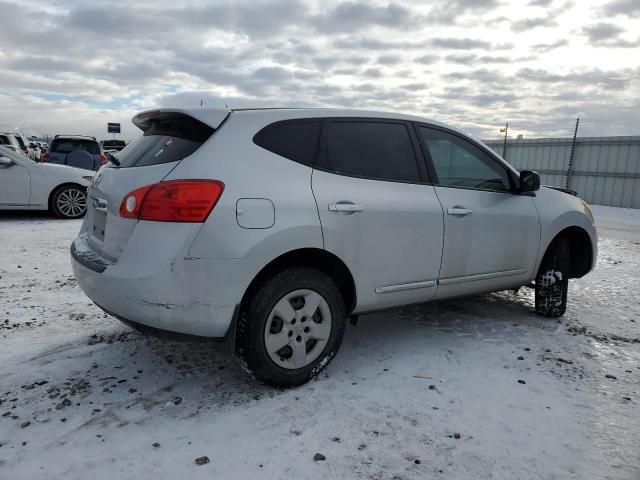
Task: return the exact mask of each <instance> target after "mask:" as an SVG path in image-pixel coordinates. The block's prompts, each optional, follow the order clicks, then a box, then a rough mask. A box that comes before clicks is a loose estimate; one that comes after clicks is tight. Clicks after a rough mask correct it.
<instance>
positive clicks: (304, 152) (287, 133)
mask: <svg viewBox="0 0 640 480" xmlns="http://www.w3.org/2000/svg"><path fill="white" fill-rule="evenodd" d="M319 133H320V121H319V120H290V121H284V122H277V123H272V124H271V125H268V126H266V127H265V128H263V129H262V130H260V131H259V132H258V133H257V134H256V136H255V137H254V138H253V141H254V143H255V144H256V145H258V146H260V147H262V148H264V149H266V150H269V151H270V152H273V153H275V154H276V155H280V156H281V157H285V158H288V159H289V160H293V161H294V162H298V163H302V164H303V165H307V166H312V165H313V160H314V157H315V153H316V145H317V144H318V134H319Z"/></svg>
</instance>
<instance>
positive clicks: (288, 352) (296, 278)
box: [236, 267, 346, 387]
mask: <svg viewBox="0 0 640 480" xmlns="http://www.w3.org/2000/svg"><path fill="white" fill-rule="evenodd" d="M345 323H346V313H345V307H344V301H343V298H342V295H341V294H340V291H339V290H338V287H337V286H336V284H335V282H334V281H333V280H332V279H331V278H330V277H329V276H328V275H326V274H325V273H323V272H321V271H319V270H316V269H313V268H309V267H297V268H291V269H287V270H284V271H281V272H279V273H277V274H275V275H273V276H272V277H271V278H270V279H268V280H267V281H266V282H264V283H263V284H262V286H261V287H260V288H259V289H258V291H257V292H256V294H255V296H254V297H253V299H252V300H251V303H250V304H249V306H248V308H247V309H246V311H245V312H242V313H241V316H240V318H239V320H238V327H237V330H236V355H237V357H238V358H239V360H240V362H241V363H242V364H243V366H245V367H246V368H247V369H248V370H249V371H250V372H251V373H252V374H253V375H254V376H255V377H256V378H257V379H258V380H260V381H263V382H265V383H267V384H269V385H273V386H277V387H293V386H297V385H301V384H303V383H305V382H307V381H309V380H310V379H311V378H313V377H314V376H316V375H317V374H318V373H320V372H321V371H322V369H324V368H325V367H326V366H327V365H328V363H329V362H330V361H331V359H332V358H333V357H334V356H335V354H336V353H337V351H338V348H339V347H340V344H341V343H342V337H343V335H344V329H345Z"/></svg>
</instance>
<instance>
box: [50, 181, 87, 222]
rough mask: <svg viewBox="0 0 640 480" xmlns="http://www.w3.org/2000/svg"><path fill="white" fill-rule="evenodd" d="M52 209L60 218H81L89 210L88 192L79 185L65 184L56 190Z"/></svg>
mask: <svg viewBox="0 0 640 480" xmlns="http://www.w3.org/2000/svg"><path fill="white" fill-rule="evenodd" d="M51 210H52V211H53V213H54V214H55V215H56V216H58V217H60V218H80V217H82V216H83V215H84V214H85V213H86V211H87V192H86V190H85V189H84V188H82V187H80V186H79V185H64V186H62V187H60V188H58V190H56V191H55V193H54V194H53V197H52V199H51Z"/></svg>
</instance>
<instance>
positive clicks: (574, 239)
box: [538, 226, 594, 278]
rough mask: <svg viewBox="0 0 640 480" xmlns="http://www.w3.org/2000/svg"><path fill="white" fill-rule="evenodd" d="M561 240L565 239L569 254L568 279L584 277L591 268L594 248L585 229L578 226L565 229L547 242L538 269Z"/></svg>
mask: <svg viewBox="0 0 640 480" xmlns="http://www.w3.org/2000/svg"><path fill="white" fill-rule="evenodd" d="M561 239H567V240H568V242H569V252H570V257H571V258H570V270H569V278H580V277H582V276H584V275H586V274H587V273H588V272H589V271H590V270H591V267H592V266H593V260H594V258H593V256H594V248H593V245H592V244H591V237H590V236H589V234H588V233H587V231H586V230H585V229H583V228H582V227H578V226H571V227H566V228H564V229H563V230H561V231H560V232H558V233H557V234H556V235H555V237H553V239H552V240H551V242H549V244H548V245H547V248H546V250H545V252H544V256H543V257H542V261H541V262H540V265H539V267H538V268H542V265H544V263H545V259H546V258H547V256H548V255H550V254H551V253H552V252H553V250H554V248H555V246H556V244H557V242H558V241H559V240H561Z"/></svg>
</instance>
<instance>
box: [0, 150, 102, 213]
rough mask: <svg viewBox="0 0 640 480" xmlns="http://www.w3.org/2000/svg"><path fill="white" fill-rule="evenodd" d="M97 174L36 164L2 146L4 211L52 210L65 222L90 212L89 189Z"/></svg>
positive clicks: (0, 167) (0, 180) (0, 170)
mask: <svg viewBox="0 0 640 480" xmlns="http://www.w3.org/2000/svg"><path fill="white" fill-rule="evenodd" d="M93 174H94V172H93V171H91V170H82V169H80V168H74V167H69V166H66V165H56V164H48V163H36V162H34V161H33V160H31V159H30V158H27V157H26V156H24V155H22V154H20V153H16V152H14V151H13V150H11V149H9V148H7V147H5V146H0V210H50V211H52V212H53V213H54V214H55V215H57V216H58V217H61V218H78V217H81V216H83V215H84V214H85V212H86V211H87V187H88V186H89V185H90V184H91V181H92V180H93Z"/></svg>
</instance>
